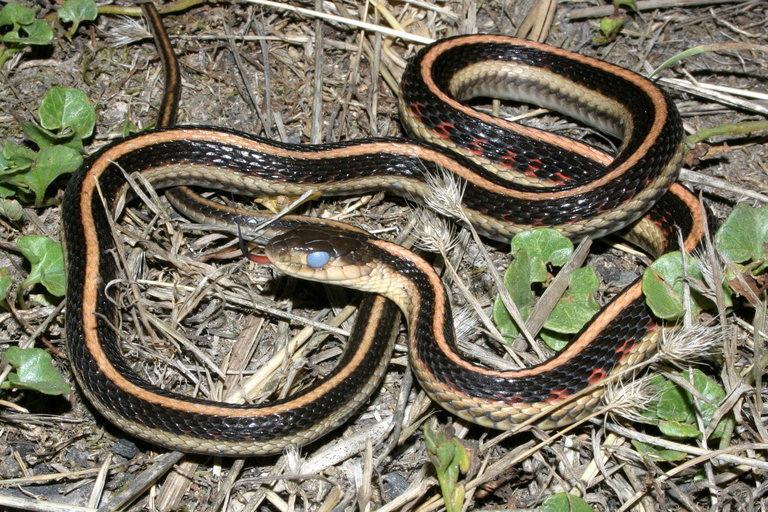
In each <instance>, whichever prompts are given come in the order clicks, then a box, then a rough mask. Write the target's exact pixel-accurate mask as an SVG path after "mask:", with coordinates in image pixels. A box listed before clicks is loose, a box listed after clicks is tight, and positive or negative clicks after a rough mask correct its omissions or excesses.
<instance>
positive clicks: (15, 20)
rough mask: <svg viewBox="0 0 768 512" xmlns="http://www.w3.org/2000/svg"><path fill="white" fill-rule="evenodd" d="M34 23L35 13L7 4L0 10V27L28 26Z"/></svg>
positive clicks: (16, 5) (25, 8)
mask: <svg viewBox="0 0 768 512" xmlns="http://www.w3.org/2000/svg"><path fill="white" fill-rule="evenodd" d="M34 21H35V11H33V10H32V9H29V8H27V7H24V6H21V5H19V4H16V3H13V2H11V3H8V4H6V5H5V7H3V9H2V10H0V26H3V25H13V26H14V27H18V26H20V25H29V24H30V23H32V22H34Z"/></svg>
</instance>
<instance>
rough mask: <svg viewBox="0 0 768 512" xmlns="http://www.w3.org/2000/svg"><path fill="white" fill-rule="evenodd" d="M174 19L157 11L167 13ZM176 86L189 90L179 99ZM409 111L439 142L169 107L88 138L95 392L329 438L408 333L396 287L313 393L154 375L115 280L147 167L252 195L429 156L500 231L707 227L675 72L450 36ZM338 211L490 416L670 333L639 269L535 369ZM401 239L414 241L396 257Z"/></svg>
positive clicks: (86, 344) (75, 311) (422, 189)
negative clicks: (666, 82)
mask: <svg viewBox="0 0 768 512" xmlns="http://www.w3.org/2000/svg"><path fill="white" fill-rule="evenodd" d="M150 18H151V16H150ZM158 24H159V20H157V19H155V20H153V27H154V28H155V29H156V30H157V28H156V25H158ZM161 28H162V26H161V25H160V29H161ZM156 35H157V34H156ZM157 39H158V45H159V48H160V52H161V54H164V55H165V59H166V60H167V59H168V58H169V56H170V57H171V58H172V56H173V52H172V49H171V47H170V45H169V43H168V40H167V38H165V37H164V36H163V37H159V38H157ZM177 76H178V75H177ZM174 87H178V82H177V81H176V82H174V81H173V80H171V81H170V85H169V86H168V89H172V88H174ZM478 96H493V97H501V98H504V99H510V100H518V101H525V102H531V103H534V104H538V105H541V106H544V107H547V108H549V109H552V110H554V111H557V112H560V113H563V114H564V115H567V116H570V117H572V118H575V119H577V120H579V121H582V122H584V123H586V124H588V125H591V126H594V127H597V128H599V129H600V130H601V131H604V132H606V133H607V134H609V135H611V136H614V137H616V138H618V139H620V140H621V146H620V149H619V150H618V152H617V154H616V155H615V156H610V155H607V154H605V153H603V152H601V151H599V150H597V149H595V148H593V147H591V146H589V145H586V144H584V143H580V142H578V141H575V140H572V139H569V138H566V137H562V136H559V135H556V134H553V133H550V132H546V131H541V130H537V129H534V128H531V127H526V126H522V125H519V124H515V123H510V122H507V121H504V120H501V119H498V118H495V117H492V116H489V115H486V114H483V113H481V112H478V111H476V110H474V109H472V108H471V107H469V106H466V105H465V104H464V103H462V101H463V100H467V99H470V98H473V97H478ZM175 97H176V96H174V94H173V91H170V93H169V94H167V95H166V96H165V98H166V99H165V100H164V101H166V102H170V101H175ZM161 111H167V110H161ZM400 115H401V121H402V123H403V125H404V126H405V128H406V129H407V130H408V131H409V133H410V134H411V135H413V136H414V137H418V138H420V139H422V140H423V142H421V141H417V140H412V139H405V138H402V139H401V138H380V139H362V140H353V141H348V142H341V143H335V144H321V145H294V144H284V143H279V142H275V141H271V140H266V139H262V138H258V137H254V136H250V135H246V134H243V133H238V132H234V131H229V130H223V129H218V128H210V127H170V128H167V129H159V130H155V131H150V132H146V133H140V134H137V135H134V136H131V137H128V138H126V139H123V140H119V141H116V142H114V143H111V144H109V145H107V146H106V147H103V148H101V149H100V150H99V151H97V152H96V153H95V154H94V155H92V156H91V157H89V158H88V159H87V160H86V161H85V163H84V164H83V166H82V167H81V169H80V170H79V171H78V172H77V173H76V174H75V175H74V176H73V178H72V179H71V181H70V184H69V186H68V188H67V191H66V193H65V196H64V200H63V205H62V219H63V224H64V235H65V241H66V254H67V276H68V289H67V313H66V315H67V316H66V325H67V344H68V348H69V354H70V359H71V363H72V366H73V370H74V374H75V376H76V378H77V380H78V382H79V385H80V388H81V389H82V390H83V393H84V394H85V395H86V396H87V397H88V398H89V400H90V401H91V402H92V403H93V404H94V405H95V407H96V408H97V409H98V410H99V411H100V412H101V413H102V414H103V415H104V416H105V417H106V418H108V419H109V420H110V421H112V422H113V423H115V424H116V425H118V426H120V427H121V428H122V429H124V430H126V431H127V432H129V433H131V434H133V435H136V436H137V437H140V438H142V439H145V440H148V441H150V442H153V443H156V444H159V445H162V446H166V447H169V448H173V449H178V450H182V451H188V452H198V453H212V454H218V455H235V456H245V455H255V454H268V453H276V452H279V451H280V450H281V449H282V448H284V447H285V446H287V445H291V444H299V445H301V444H306V443H308V442H310V441H312V440H314V439H317V438H318V437H320V436H321V435H323V434H325V433H326V432H328V431H329V430H330V429H332V428H334V427H336V426H338V425H339V424H341V423H342V422H344V421H345V420H346V419H347V418H348V417H349V416H350V415H351V414H353V413H354V411H356V410H357V409H358V408H359V406H360V405H361V404H363V403H364V402H365V401H367V400H368V397H369V396H370V394H371V393H372V392H373V390H375V389H376V387H377V386H378V382H379V380H380V379H381V377H382V375H383V373H384V371H385V369H386V361H387V359H386V356H385V355H383V354H385V353H386V352H387V351H388V350H391V338H392V337H391V335H390V332H389V329H388V328H384V327H382V326H383V325H386V320H388V319H390V316H389V315H391V309H387V308H386V307H385V302H384V301H383V300H381V299H378V302H376V304H377V305H376V306H375V307H371V308H370V309H368V310H366V311H365V312H364V314H362V315H361V317H360V319H359V321H358V325H357V327H356V329H355V333H354V334H353V336H352V338H353V339H354V341H355V344H354V346H353V347H352V348H349V349H347V351H346V352H345V355H344V356H343V357H342V359H341V361H340V362H339V365H338V366H337V368H336V369H335V370H334V371H333V373H332V374H331V375H329V376H328V377H327V378H326V379H325V380H323V381H321V382H319V383H317V384H315V385H314V386H312V387H311V388H309V389H307V390H305V391H304V392H302V393H301V394H299V395H297V396H295V397H291V398H289V399H286V400H279V401H275V402H271V403H267V404H263V405H259V406H252V405H232V404H225V403H219V402H212V401H209V400H202V399H196V398H190V397H187V396H183V395H180V394H177V393H173V392H170V391H167V390H164V389H161V388H159V387H157V386H154V385H152V384H150V383H148V382H147V381H146V380H144V379H143V378H141V377H140V376H139V375H138V374H137V373H136V372H135V371H134V370H133V369H132V368H131V366H130V365H129V364H128V363H127V362H126V361H125V359H124V357H123V355H122V353H121V350H120V344H119V340H118V337H119V336H118V333H117V332H116V330H115V327H114V326H115V325H116V322H115V319H116V316H117V309H116V306H115V303H114V301H113V299H112V297H111V296H110V292H108V290H107V283H109V282H110V281H112V280H113V279H115V278H116V277H117V275H118V267H117V263H116V261H115V258H114V257H113V250H114V248H115V241H114V238H113V236H112V234H111V227H110V221H109V215H110V212H111V211H112V210H113V208H114V206H115V204H114V203H115V198H116V197H117V196H118V195H119V192H120V191H121V190H122V189H123V187H124V186H125V184H126V176H127V175H130V174H131V173H140V174H141V175H142V176H143V177H144V178H145V179H146V180H147V181H148V182H149V183H151V184H152V185H154V186H155V187H157V188H164V187H172V186H177V185H193V186H198V187H204V188H212V189H219V190H226V191H227V192H228V193H238V194H246V195H252V194H262V195H275V194H285V195H297V194H300V193H302V192H303V191H305V190H306V189H307V188H313V189H315V190H317V191H319V192H321V193H322V194H323V195H324V196H333V195H354V194H361V193H367V192H371V191H379V190H384V191H387V192H388V193H391V194H393V195H399V196H403V197H405V198H408V199H414V200H420V199H421V198H423V197H424V196H425V194H428V193H429V190H428V187H427V186H426V185H425V181H424V178H425V176H427V175H429V174H433V173H437V172H441V173H442V172H447V173H451V174H453V175H454V176H455V177H456V178H457V179H458V180H460V181H461V182H462V184H463V185H464V187H465V192H464V196H463V207H464V210H465V212H466V214H467V217H468V218H469V220H470V222H471V223H472V224H473V225H475V226H476V228H477V229H478V230H479V231H480V232H481V233H482V234H483V235H485V236H487V237H489V238H492V239H496V240H506V239H508V238H510V237H511V236H512V234H514V233H515V232H518V231H520V230H521V229H524V228H527V227H530V226H550V227H554V228H556V229H559V230H560V231H562V232H564V233H566V234H567V235H568V236H570V237H572V238H581V237H587V236H589V237H597V236H602V235H604V234H606V233H609V232H612V231H616V230H618V229H621V228H623V227H625V226H626V225H628V224H629V223H631V222H633V221H635V220H637V219H638V218H640V217H641V216H643V215H644V214H645V213H646V211H648V208H650V207H651V206H652V205H655V206H654V209H653V210H651V211H650V213H648V217H649V218H650V219H651V222H652V223H653V224H654V225H655V226H656V229H657V231H658V232H659V233H661V234H662V235H663V238H664V239H665V240H674V236H672V235H673V233H674V231H675V226H677V227H679V228H680V229H681V230H682V231H683V233H684V238H685V249H687V250H690V249H691V248H692V247H693V246H695V245H696V244H697V243H698V240H699V238H700V236H701V215H702V214H701V211H700V209H699V204H698V201H697V200H696V198H695V197H693V196H692V195H691V194H690V193H689V192H687V191H686V190H685V189H684V188H683V187H681V186H679V185H674V184H673V182H674V180H675V177H676V173H677V169H678V167H679V162H680V154H681V148H682V128H681V123H680V119H679V116H678V113H677V110H676V108H675V106H674V104H673V103H672V102H671V100H669V99H668V98H667V97H666V96H665V95H664V93H662V91H661V90H660V89H658V88H657V87H656V86H655V85H653V84H652V83H651V82H649V81H648V80H646V79H644V78H642V77H640V76H639V75H637V74H635V73H632V72H630V71H628V70H626V69H623V68H620V67H617V66H614V65H611V64H608V63H606V62H602V61H599V60H596V59H592V58H588V57H585V56H582V55H578V54H575V53H571V52H568V51H566V50H562V49H558V48H554V47H551V46H547V45H543V44H538V43H533V42H530V41H524V40H519V39H513V38H509V37H503V36H492V35H474V36H459V37H455V38H449V39H445V40H441V41H438V42H436V43H434V44H432V45H430V46H428V47H426V48H424V49H422V50H421V51H420V52H419V53H418V55H416V56H415V57H414V58H413V59H412V60H411V62H410V64H409V65H408V67H407V69H406V71H405V73H404V75H403V79H402V90H401V96H400ZM160 124H161V125H162V124H164V123H160ZM198 206H199V203H198ZM196 208H197V207H196ZM216 208H218V207H216ZM221 211H222V210H221V209H218V210H217V212H216V215H217V216H219V217H220V216H221ZM225 213H226V211H225ZM193 215H194V214H193ZM292 222H294V223H296V224H291V223H292ZM301 222H303V221H299V220H297V219H288V220H286V221H285V224H283V225H281V226H278V227H277V229H281V230H286V229H293V228H294V227H295V228H296V229H295V232H294V233H293V234H288V235H286V236H288V237H297V236H298V237H299V238H298V240H299V242H301V244H300V245H303V244H304V242H306V238H307V237H310V236H309V235H308V234H307V233H308V230H307V228H306V227H301V226H299V224H300V223H301ZM308 222H313V223H315V225H318V224H326V221H322V220H319V219H317V220H313V221H308ZM328 231H333V234H334V235H335V236H341V239H343V238H344V236H349V237H350V238H354V239H355V240H357V242H356V243H358V242H359V240H358V239H359V238H360V237H361V236H363V237H364V238H363V240H364V244H363V246H364V247H367V249H366V251H368V252H369V253H371V254H373V255H374V257H375V261H378V262H381V261H384V260H386V261H388V263H386V265H388V266H389V267H390V268H391V269H394V274H392V275H394V277H395V278H396V280H399V281H398V282H399V283H400V286H401V288H403V289H406V290H410V297H409V299H408V301H407V303H405V302H406V301H404V300H403V299H402V296H394V297H393V298H394V299H395V300H399V301H400V302H401V306H403V307H404V308H406V309H407V313H406V315H407V316H408V319H409V327H410V333H411V334H410V339H411V343H410V361H411V365H412V368H413V369H414V371H415V374H416V376H417V377H418V380H419V382H420V383H421V385H422V387H423V388H424V389H425V390H427V392H428V393H429V394H430V396H432V397H433V398H434V399H435V400H436V401H437V402H438V403H440V404H441V405H443V406H444V407H446V408H447V409H449V410H450V411H452V412H455V413H456V414H458V415H460V416H461V417H463V418H466V419H469V420H470V421H474V422H477V423H479V424H481V425H486V426H491V427H496V428H507V427H508V426H509V425H511V424H513V423H515V422H518V421H520V420H521V419H524V418H526V417H529V416H530V415H531V414H534V413H537V412H539V411H540V410H542V409H544V408H547V407H550V406H552V405H554V403H556V402H558V401H559V400H560V399H562V398H564V397H566V396H568V395H571V394H574V393H575V392H577V391H579V390H581V389H583V388H585V387H586V386H589V385H592V384H596V383H597V382H599V381H600V380H602V379H603V378H605V377H606V376H608V375H609V374H611V373H613V372H616V371H619V370H620V369H621V368H623V367H625V366H626V365H628V364H631V363H632V362H634V361H636V360H638V359H640V358H642V357H644V354H645V352H646V351H648V350H650V349H651V347H652V346H653V344H654V343H655V338H656V337H657V336H658V334H659V329H658V325H657V323H656V322H655V320H654V319H653V317H652V316H651V315H650V313H649V312H648V310H647V308H646V306H645V305H644V303H643V301H642V298H641V297H640V287H639V284H637V283H636V284H634V285H632V286H630V287H629V288H628V289H627V290H625V291H624V292H622V293H621V294H620V295H618V296H617V297H616V298H615V299H614V300H613V302H611V304H609V305H608V306H607V307H606V308H605V309H603V311H602V312H601V313H600V314H599V315H598V316H597V317H596V318H595V319H594V320H593V321H592V322H591V323H590V325H589V326H587V327H586V328H585V329H584V330H583V331H582V332H581V333H580V334H579V335H578V336H577V337H576V338H574V340H573V341H572V342H571V343H570V344H569V345H568V347H567V348H566V349H565V350H563V351H562V352H561V353H559V354H558V355H557V356H555V357H554V358H553V359H551V360H549V361H546V362H545V363H543V364H541V365H539V366H536V367H533V368H530V369H526V370H521V371H517V372H500V371H492V370H487V369H483V368H480V367H477V366H475V365H472V364H471V363H468V362H466V361H464V360H463V359H462V358H461V356H460V355H459V354H458V353H457V351H456V349H455V346H454V344H453V341H452V328H451V315H450V308H449V302H448V299H447V296H446V294H445V290H444V289H443V288H442V285H441V284H440V282H439V279H438V278H437V277H436V275H435V274H434V272H433V271H431V269H430V268H429V266H428V265H426V264H425V263H423V261H421V260H417V259H413V257H412V255H410V253H407V252H405V251H404V250H403V249H401V248H399V247H398V246H395V245H393V244H389V243H387V242H383V241H379V240H375V239H372V238H369V237H367V236H364V235H361V234H360V230H358V229H357V228H351V227H343V226H338V225H337V226H334V227H322V228H317V229H315V228H311V229H309V232H310V233H311V232H314V233H315V235H313V236H312V237H314V238H317V233H318V232H328ZM345 234H346V235H345ZM312 237H310V238H312ZM292 240H294V241H295V240H296V239H292ZM333 240H334V241H333V244H341V245H344V243H343V242H340V241H339V238H335V239H333ZM281 243H282V242H280V243H278V242H275V243H274V244H273V245H272V246H271V247H272V249H270V251H272V252H271V253H270V254H272V255H273V256H275V257H277V256H276V255H277V254H278V252H279V251H278V248H279V247H281V246H282V245H281ZM290 243H293V242H290ZM323 243H326V244H327V243H328V242H323ZM672 243H674V242H672ZM328 249H329V250H330V251H331V252H332V251H333V250H334V249H333V247H330V248H328ZM660 249H661V250H666V249H667V247H661V248H660ZM392 256H397V258H395V259H392V260H389V258H390V257H392ZM379 290H381V289H379ZM398 297H400V298H398ZM390 321H391V320H390ZM598 395H599V392H596V393H594V394H590V395H587V396H585V397H584V398H583V399H580V400H578V401H577V402H574V404H571V405H569V407H568V408H565V409H561V410H557V411H555V412H553V413H552V415H551V416H550V417H549V418H547V419H545V420H544V424H545V426H556V425H559V424H564V423H566V422H568V421H571V420H572V419H573V418H574V417H576V416H578V415H579V414H580V413H581V411H582V410H583V409H584V408H585V407H590V406H591V405H593V404H594V403H595V402H596V401H597V400H598Z"/></svg>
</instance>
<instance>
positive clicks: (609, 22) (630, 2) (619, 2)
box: [592, 0, 637, 44]
mask: <svg viewBox="0 0 768 512" xmlns="http://www.w3.org/2000/svg"><path fill="white" fill-rule="evenodd" d="M620 7H626V8H628V9H630V10H633V11H636V10H637V3H636V2H635V0H613V14H611V15H610V16H606V17H605V18H603V19H601V20H600V34H601V35H599V36H595V37H593V38H592V42H593V43H595V44H608V43H610V42H611V41H613V40H614V39H616V36H618V35H619V32H621V29H622V27H623V26H624V21H625V20H626V19H627V15H626V13H624V12H622V11H621V10H620V9H619V8H620Z"/></svg>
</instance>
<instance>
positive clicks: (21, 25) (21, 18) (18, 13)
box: [0, 3, 53, 45]
mask: <svg viewBox="0 0 768 512" xmlns="http://www.w3.org/2000/svg"><path fill="white" fill-rule="evenodd" d="M5 25H11V26H12V28H11V30H10V31H8V32H6V33H5V34H3V35H2V41H3V42H5V43H9V44H36V45H46V44H49V43H50V42H51V41H53V30H51V27H49V26H48V23H46V22H45V21H44V20H37V19H35V11H33V10H32V9H28V8H26V7H23V6H21V5H19V4H16V3H9V4H6V5H5V7H3V9H2V10H0V26H5Z"/></svg>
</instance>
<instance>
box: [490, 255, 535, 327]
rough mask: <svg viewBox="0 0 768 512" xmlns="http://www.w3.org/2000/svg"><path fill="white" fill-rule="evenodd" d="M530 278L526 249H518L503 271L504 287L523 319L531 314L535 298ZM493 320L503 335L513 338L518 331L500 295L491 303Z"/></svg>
mask: <svg viewBox="0 0 768 512" xmlns="http://www.w3.org/2000/svg"><path fill="white" fill-rule="evenodd" d="M532 279H533V278H532V276H531V259H530V258H529V257H528V252H527V250H526V249H520V250H518V252H517V255H516V256H515V259H514V260H512V262H511V263H510V264H509V267H507V270H506V271H505V272H504V287H505V288H506V289H507V292H508V293H509V295H510V297H511V298H512V301H513V302H514V303H515V305H516V306H517V309H518V310H519V311H520V315H521V316H522V317H523V320H525V319H526V318H528V315H530V314H531V308H532V306H533V302H534V300H535V299H536V297H535V296H534V295H533V292H532V291H531V281H532ZM493 321H494V323H495V324H496V326H497V327H498V328H499V332H501V334H503V335H504V336H507V337H510V338H514V337H515V336H517V335H518V333H519V332H520V331H519V329H518V328H517V326H516V325H515V321H514V320H512V317H511V316H510V314H509V312H508V311H507V308H506V306H504V303H503V302H502V301H501V297H498V296H497V297H496V301H495V302H494V303H493Z"/></svg>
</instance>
